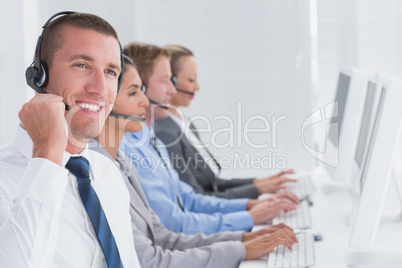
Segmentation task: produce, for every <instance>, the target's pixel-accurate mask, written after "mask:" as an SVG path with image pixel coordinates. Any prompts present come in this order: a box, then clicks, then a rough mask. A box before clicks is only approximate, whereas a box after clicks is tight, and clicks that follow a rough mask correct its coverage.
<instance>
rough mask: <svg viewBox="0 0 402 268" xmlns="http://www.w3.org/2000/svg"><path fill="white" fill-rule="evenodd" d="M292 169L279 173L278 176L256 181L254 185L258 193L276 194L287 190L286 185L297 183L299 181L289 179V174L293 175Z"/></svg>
mask: <svg viewBox="0 0 402 268" xmlns="http://www.w3.org/2000/svg"><path fill="white" fill-rule="evenodd" d="M293 173H294V171H293V170H292V169H289V170H285V171H282V172H279V173H278V174H276V175H273V176H269V177H266V178H261V179H255V180H253V184H254V185H255V187H257V190H258V193H260V194H263V193H275V192H276V191H278V190H281V189H284V188H286V185H285V183H289V182H296V181H297V180H295V179H291V178H287V177H286V175H287V174H293Z"/></svg>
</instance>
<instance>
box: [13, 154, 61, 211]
mask: <svg viewBox="0 0 402 268" xmlns="http://www.w3.org/2000/svg"><path fill="white" fill-rule="evenodd" d="M67 177H68V170H67V169H65V168H64V167H61V166H59V165H57V164H56V163H54V162H52V161H50V160H48V159H45V158H32V159H31V160H30V161H29V162H28V165H27V167H26V168H25V172H24V175H23V176H22V179H21V185H20V194H19V196H20V197H22V198H31V199H35V200H37V201H39V202H41V203H46V204H47V205H49V207H50V208H54V209H56V208H57V207H60V205H61V200H62V198H63V195H64V192H65V190H66V187H67Z"/></svg>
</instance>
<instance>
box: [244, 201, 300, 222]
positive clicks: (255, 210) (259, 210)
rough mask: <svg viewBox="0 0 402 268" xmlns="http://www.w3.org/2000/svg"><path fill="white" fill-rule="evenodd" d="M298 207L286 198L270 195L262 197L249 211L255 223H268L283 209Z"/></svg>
mask: <svg viewBox="0 0 402 268" xmlns="http://www.w3.org/2000/svg"><path fill="white" fill-rule="evenodd" d="M294 209H296V207H295V205H294V204H293V202H291V201H289V200H288V199H286V198H277V197H270V198H267V199H260V200H259V202H258V203H257V204H256V205H254V206H253V207H252V208H251V209H249V210H248V212H249V213H250V215H251V218H252V219H253V221H254V224H255V225H260V224H266V223H267V222H268V221H270V220H272V219H273V218H275V217H276V216H277V215H278V214H279V212H281V211H290V210H294Z"/></svg>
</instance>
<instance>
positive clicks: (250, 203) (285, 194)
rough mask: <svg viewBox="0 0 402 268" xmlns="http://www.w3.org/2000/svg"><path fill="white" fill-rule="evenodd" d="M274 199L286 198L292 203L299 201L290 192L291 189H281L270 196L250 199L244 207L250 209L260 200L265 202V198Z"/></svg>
mask: <svg viewBox="0 0 402 268" xmlns="http://www.w3.org/2000/svg"><path fill="white" fill-rule="evenodd" d="M274 199H287V200H288V201H291V202H292V203H294V204H296V205H297V204H299V203H300V199H299V198H298V197H297V196H296V195H295V194H294V193H292V192H291V191H288V190H283V191H281V192H279V193H276V194H273V195H271V196H270V197H267V198H265V199H250V200H249V201H248V202H247V205H246V209H247V210H250V209H252V208H253V207H255V206H256V205H257V204H259V203H261V202H266V201H267V200H274Z"/></svg>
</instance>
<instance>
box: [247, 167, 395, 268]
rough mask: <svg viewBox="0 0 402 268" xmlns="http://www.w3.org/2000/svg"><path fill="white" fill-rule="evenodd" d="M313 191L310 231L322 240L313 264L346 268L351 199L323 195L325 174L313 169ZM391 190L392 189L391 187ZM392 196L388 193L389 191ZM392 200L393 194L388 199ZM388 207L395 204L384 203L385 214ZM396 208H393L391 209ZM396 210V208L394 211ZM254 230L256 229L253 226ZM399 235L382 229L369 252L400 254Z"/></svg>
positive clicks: (388, 228)
mask: <svg viewBox="0 0 402 268" xmlns="http://www.w3.org/2000/svg"><path fill="white" fill-rule="evenodd" d="M311 176H312V179H313V183H314V185H315V188H316V189H315V191H314V194H313V196H312V198H313V202H314V205H313V206H312V207H310V208H311V210H310V211H311V217H312V223H313V229H314V230H315V231H317V232H319V233H321V234H322V237H323V240H322V241H320V242H316V243H315V260H316V267H317V268H332V267H334V268H342V267H348V266H347V264H346V256H347V254H348V253H349V252H351V251H353V249H351V248H350V247H349V238H350V234H351V231H352V227H353V216H352V215H353V213H352V209H353V204H354V203H355V202H354V201H353V198H352V197H351V195H350V194H349V193H348V192H346V191H335V192H332V193H324V192H323V191H322V186H323V185H328V184H333V182H331V181H330V180H329V178H328V177H327V175H326V173H325V172H324V171H323V170H322V169H320V168H317V169H315V170H314V171H313V172H312V174H311ZM391 187H392V186H391ZM390 192H391V191H390ZM390 196H391V197H392V194H391V195H390ZM389 204H391V207H392V206H393V205H392V204H395V199H393V198H391V199H390V201H389V202H387V201H386V204H385V206H386V207H387V206H388V211H390V212H392V211H395V209H389ZM394 207H395V206H394ZM397 209H399V207H398V208H397ZM255 228H258V226H256V227H255ZM398 233H399V234H400V233H402V225H401V224H399V225H397V224H393V225H381V226H380V228H379V230H378V232H377V235H376V240H375V242H374V245H373V249H372V250H378V251H385V252H396V251H397V250H399V252H401V250H400V249H401V248H402V242H401V241H402V240H401V239H395V236H396V234H398ZM266 262H267V257H264V258H261V259H259V260H254V261H244V262H242V263H241V265H240V267H241V268H251V267H259V268H261V267H266Z"/></svg>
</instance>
